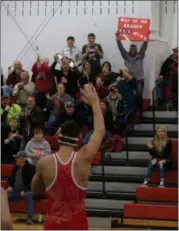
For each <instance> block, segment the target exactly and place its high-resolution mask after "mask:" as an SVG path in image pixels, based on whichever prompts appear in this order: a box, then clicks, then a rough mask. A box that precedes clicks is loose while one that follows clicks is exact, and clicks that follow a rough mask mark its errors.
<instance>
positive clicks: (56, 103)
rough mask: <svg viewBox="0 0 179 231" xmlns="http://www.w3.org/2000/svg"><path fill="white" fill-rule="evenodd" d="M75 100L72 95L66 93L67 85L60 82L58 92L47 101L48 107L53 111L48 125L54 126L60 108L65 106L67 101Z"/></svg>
mask: <svg viewBox="0 0 179 231" xmlns="http://www.w3.org/2000/svg"><path fill="white" fill-rule="evenodd" d="M69 101H73V99H72V97H71V96H70V95H68V94H66V93H65V85H64V84H63V83H59V84H58V85H57V93H56V94H55V95H52V96H51V97H50V98H49V100H48V103H47V108H48V110H49V111H50V112H51V115H50V118H49V120H48V122H47V126H48V127H52V126H53V125H54V124H55V123H56V115H57V113H58V112H59V110H60V109H63V108H64V105H65V103H66V102H69Z"/></svg>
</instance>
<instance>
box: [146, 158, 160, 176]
mask: <svg viewBox="0 0 179 231" xmlns="http://www.w3.org/2000/svg"><path fill="white" fill-rule="evenodd" d="M155 166H157V167H158V168H159V174H160V179H162V178H164V177H165V164H164V163H163V164H161V163H160V162H156V163H155V164H154V163H152V160H151V161H150V162H149V165H148V169H147V175H146V178H147V179H150V178H151V176H152V174H153V170H154V167H155Z"/></svg>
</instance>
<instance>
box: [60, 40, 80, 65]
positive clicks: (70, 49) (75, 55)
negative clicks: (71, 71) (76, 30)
mask: <svg viewBox="0 0 179 231" xmlns="http://www.w3.org/2000/svg"><path fill="white" fill-rule="evenodd" d="M60 54H61V55H63V56H65V57H67V58H69V59H71V60H73V61H74V63H75V66H76V67H78V66H79V65H80V64H81V63H82V60H81V52H80V51H79V50H78V48H77V47H76V46H75V38H74V37H72V36H69V37H68V38H67V46H66V47H65V48H63V49H62V50H61V52H60Z"/></svg>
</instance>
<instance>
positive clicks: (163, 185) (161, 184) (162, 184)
mask: <svg viewBox="0 0 179 231" xmlns="http://www.w3.org/2000/svg"><path fill="white" fill-rule="evenodd" d="M159 187H161V188H162V187H165V184H164V181H163V180H161V181H160V184H159Z"/></svg>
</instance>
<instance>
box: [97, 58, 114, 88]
mask: <svg viewBox="0 0 179 231" xmlns="http://www.w3.org/2000/svg"><path fill="white" fill-rule="evenodd" d="M117 77H118V74H117V73H114V72H112V70H111V63H110V62H104V63H103V64H102V73H101V79H102V81H103V82H104V85H105V86H109V85H111V84H112V83H114V82H115V81H116V78H117Z"/></svg>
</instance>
